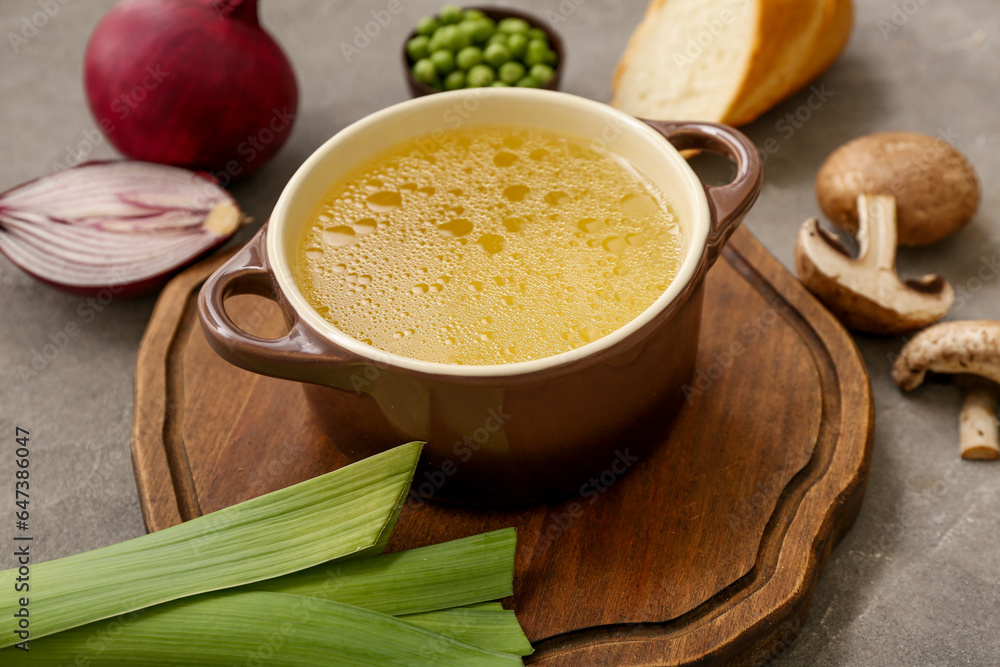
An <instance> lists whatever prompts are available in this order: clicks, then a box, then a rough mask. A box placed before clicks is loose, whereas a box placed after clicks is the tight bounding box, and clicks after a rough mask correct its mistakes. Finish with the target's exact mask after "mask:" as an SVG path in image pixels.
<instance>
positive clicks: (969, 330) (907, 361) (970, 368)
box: [892, 320, 1000, 391]
mask: <svg viewBox="0 0 1000 667" xmlns="http://www.w3.org/2000/svg"><path fill="white" fill-rule="evenodd" d="M928 372H933V373H951V374H959V373H961V374H972V375H978V376H980V377H984V378H986V379H987V380H992V381H993V382H1000V322H997V321H996V320H967V321H961V322H944V323H942V324H937V325H935V326H933V327H931V328H929V329H927V330H926V331H921V332H920V333H919V334H917V335H916V336H914V337H913V338H912V339H911V340H910V342H908V343H907V344H906V345H905V346H904V347H903V351H902V352H901V353H900V355H899V358H897V359H896V363H894V364H893V366H892V379H894V380H895V381H896V384H898V385H899V388H900V389H902V390H904V391H910V390H911V389H916V388H917V387H919V386H920V385H921V384H923V382H924V378H925V377H926V376H927V373H928Z"/></svg>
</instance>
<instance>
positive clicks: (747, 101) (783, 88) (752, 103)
mask: <svg viewBox="0 0 1000 667" xmlns="http://www.w3.org/2000/svg"><path fill="white" fill-rule="evenodd" d="M757 1H758V3H759V4H760V7H761V9H760V15H761V18H760V25H759V26H758V28H757V41H758V42H759V48H758V49H757V51H756V53H755V55H754V58H753V61H752V65H751V67H750V72H749V73H748V75H747V77H746V78H745V79H744V80H743V86H742V88H741V89H740V92H739V94H738V95H737V99H738V100H739V101H740V102H739V103H738V104H737V105H736V107H735V109H733V110H732V112H731V113H730V114H729V115H728V117H727V118H726V121H727V122H729V123H731V124H734V125H744V124H746V123H749V122H752V121H754V120H756V119H757V118H758V117H760V116H761V115H762V114H763V113H764V112H765V111H767V110H768V109H770V108H771V107H773V106H774V105H775V104H777V103H778V102H780V101H781V100H782V99H784V98H785V97H787V96H788V95H789V94H791V92H792V86H793V85H794V83H795V82H796V81H797V80H798V79H799V78H800V74H799V72H800V68H801V67H802V66H803V63H805V62H807V61H808V59H809V56H810V55H811V53H812V52H813V50H814V48H815V43H816V39H817V37H818V36H819V34H820V33H821V30H822V28H823V23H824V19H826V18H827V16H825V15H828V16H829V20H831V21H832V18H833V14H834V11H833V10H834V7H833V5H834V4H835V2H836V0H757ZM782 36H786V37H785V38H782ZM788 36H790V37H788Z"/></svg>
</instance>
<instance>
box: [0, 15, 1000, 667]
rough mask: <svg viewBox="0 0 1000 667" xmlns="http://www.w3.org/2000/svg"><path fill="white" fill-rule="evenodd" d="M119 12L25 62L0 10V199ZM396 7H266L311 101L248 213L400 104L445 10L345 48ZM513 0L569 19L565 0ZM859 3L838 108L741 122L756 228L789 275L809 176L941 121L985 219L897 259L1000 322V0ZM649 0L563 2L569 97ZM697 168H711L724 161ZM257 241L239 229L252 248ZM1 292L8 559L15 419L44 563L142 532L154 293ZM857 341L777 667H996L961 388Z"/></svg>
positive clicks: (64, 140)
mask: <svg viewBox="0 0 1000 667" xmlns="http://www.w3.org/2000/svg"><path fill="white" fill-rule="evenodd" d="M49 4H50V5H52V4H55V3H49ZM112 4H113V3H112V1H111V0H88V1H87V2H82V1H81V0H68V1H67V0H60V3H59V11H58V13H57V14H56V15H55V16H53V17H52V18H51V19H49V20H48V22H47V24H46V25H45V26H44V27H42V28H40V29H39V30H38V31H37V35H35V36H33V37H32V38H31V39H29V40H27V43H26V44H24V45H22V46H21V48H20V49H19V50H17V51H16V52H15V50H14V48H13V46H12V45H11V43H10V42H9V38H8V35H9V34H10V33H18V32H19V31H20V30H21V27H22V23H23V21H24V20H26V19H25V17H27V20H29V21H30V20H31V17H32V15H34V14H36V13H37V12H39V11H40V9H39V7H40V5H39V3H38V2H36V0H4V2H3V3H2V5H0V37H2V40H0V41H2V43H0V190H3V189H6V188H7V187H10V186H13V185H16V184H18V183H20V182H22V181H25V180H28V179H30V178H33V177H35V176H38V175H42V174H46V173H48V172H50V171H52V169H53V163H54V162H55V161H59V162H64V161H65V160H66V159H67V154H72V153H73V152H74V151H76V150H77V147H78V146H79V144H80V142H81V141H84V140H85V138H86V135H85V134H84V133H85V132H86V131H88V130H91V129H92V128H94V122H93V120H92V118H91V117H90V115H89V113H88V111H87V108H86V105H85V102H84V97H83V91H82V85H81V78H82V77H81V60H82V53H83V49H84V45H85V43H86V39H87V36H88V34H89V33H90V30H91V29H92V27H93V26H94V24H95V23H96V22H97V20H98V19H99V17H100V16H101V15H102V14H103V12H104V11H106V9H107V8H108V7H110V6H111V5H112ZM386 4H387V3H386V2H384V1H382V0H372V1H371V2H364V3H362V2H346V1H345V2H329V1H326V2H307V1H306V0H294V1H292V0H285V1H284V2H264V3H263V7H262V15H263V21H264V23H265V25H267V26H268V28H269V29H270V30H271V31H272V33H273V34H274V35H275V36H276V37H277V38H278V40H279V41H280V42H281V43H282V44H283V45H284V46H285V48H286V49H287V51H288V52H289V55H290V57H291V59H292V61H293V62H294V64H295V66H296V68H297V71H298V74H299V77H300V83H301V86H302V112H301V116H300V118H299V120H298V124H297V126H296V128H295V131H294V134H293V136H292V138H291V140H290V142H289V143H288V145H286V147H285V148H284V149H283V150H282V151H281V153H280V154H279V155H278V157H277V159H276V160H275V161H274V162H273V163H271V164H270V165H269V166H268V167H266V168H265V169H264V170H262V171H260V172H259V173H258V174H256V175H255V176H254V177H252V178H251V179H250V180H248V181H245V182H242V183H239V184H238V185H237V186H236V187H235V188H234V192H235V194H236V196H237V197H238V198H239V200H240V201H241V202H242V204H243V205H244V206H245V208H246V209H248V211H249V212H250V213H251V214H252V215H253V216H254V217H255V218H256V219H257V220H258V221H262V220H264V219H266V217H267V215H268V212H269V209H270V208H271V206H272V205H273V203H274V201H275V199H276V198H277V195H278V193H279V192H280V190H281V188H282V186H283V184H284V183H285V181H286V180H287V179H288V177H289V176H290V175H291V173H292V172H293V170H294V169H295V168H296V166H297V165H298V164H299V163H301V162H302V160H303V159H305V157H306V156H308V155H309V153H310V152H311V151H312V150H313V149H314V148H315V147H316V146H318V145H319V144H320V143H321V142H322V141H323V140H325V139H326V138H328V137H329V136H330V135H332V134H333V133H335V132H336V131H337V130H339V129H340V128H342V127H344V126H345V125H347V124H349V123H351V122H352V121H354V120H357V119H358V118H361V117H363V116H365V115H366V114H369V113H371V112H373V111H375V110H377V109H380V108H382V107H384V106H386V105H389V104H392V103H394V102H398V101H401V100H404V99H406V92H405V89H404V86H403V81H402V77H401V74H400V71H399V67H398V64H397V49H398V45H399V42H400V40H401V39H402V37H403V35H404V34H405V33H406V31H407V30H408V28H409V26H410V25H411V24H412V23H413V22H414V21H415V20H416V18H417V17H419V16H421V15H423V14H425V13H428V12H430V11H431V10H433V9H436V7H437V5H438V2H437V1H436V0H420V1H419V2H416V1H415V2H408V3H405V6H406V10H405V13H404V14H403V15H402V16H401V17H400V18H396V19H394V20H393V21H392V22H391V24H390V25H389V26H388V27H386V28H385V29H384V30H383V31H382V32H381V33H380V34H379V35H377V36H376V37H375V38H373V39H372V43H371V45H370V46H368V47H367V48H365V49H363V50H362V51H361V53H360V54H356V55H355V56H354V57H353V58H352V59H351V62H347V61H346V60H345V57H344V56H343V55H342V53H341V50H340V48H339V44H340V42H342V41H347V40H350V39H352V35H353V33H354V29H355V27H356V26H362V25H363V24H364V23H365V22H367V21H368V20H370V16H369V11H370V10H371V9H381V8H383V7H384V6H385V5H386ZM513 4H520V5H524V6H525V7H528V8H530V9H532V10H534V11H536V12H544V11H546V10H550V9H551V10H553V11H555V12H559V11H560V3H559V2H556V1H555V0H548V1H543V0H539V1H537V2H533V3H529V2H518V3H513ZM857 4H858V5H859V7H858V10H859V11H858V17H857V22H856V27H855V32H854V35H853V38H852V41H851V44H850V46H849V48H848V50H847V51H846V53H845V54H844V55H843V57H842V58H841V59H840V61H839V62H838V63H837V64H836V66H835V67H834V68H833V69H832V70H831V71H830V72H829V73H827V74H826V75H825V76H824V77H823V78H822V79H821V80H820V81H818V82H817V84H816V85H817V86H819V87H820V88H821V89H822V90H823V91H825V92H824V97H828V99H826V101H824V102H822V103H821V104H816V103H815V102H816V100H813V102H814V104H813V106H818V108H815V109H810V108H809V106H808V104H809V101H810V99H809V98H810V94H811V93H810V92H809V91H805V92H802V93H800V94H798V95H796V96H795V97H793V98H792V99H790V100H788V101H787V102H785V103H784V104H782V105H780V106H779V107H778V108H777V109H775V110H773V111H772V112H771V113H769V114H768V115H766V116H765V117H764V118H762V119H761V120H759V121H758V122H756V123H754V124H753V125H752V126H750V127H748V128H746V129H747V132H748V133H749V134H750V136H751V137H752V138H753V139H754V140H755V141H756V142H758V145H760V146H764V147H769V148H768V151H769V154H768V156H767V157H768V159H767V176H766V183H765V188H764V192H763V194H762V196H761V199H760V202H759V203H758V205H757V206H756V208H755V209H754V210H753V212H752V213H751V214H750V217H749V219H748V222H747V224H748V225H749V227H750V228H751V229H752V230H753V232H754V233H755V234H756V235H757V236H758V237H759V238H760V239H761V240H762V241H763V242H764V244H765V245H766V246H767V247H768V248H769V249H770V250H771V252H772V253H774V254H775V255H776V256H777V257H778V258H779V259H780V260H781V261H782V262H784V263H785V264H786V265H788V266H790V265H791V261H792V247H793V242H794V238H795V234H796V231H797V229H798V226H799V225H800V223H801V222H802V221H803V220H804V219H805V218H807V217H809V216H812V215H816V214H818V209H817V206H816V204H815V200H814V197H813V189H812V180H813V177H814V175H815V173H816V170H817V169H818V167H819V165H820V163H821V162H822V160H823V158H824V156H825V155H826V154H828V153H829V152H830V151H831V150H833V149H834V148H835V147H836V146H838V145H839V144H841V143H842V142H844V141H846V140H848V139H850V138H852V137H854V136H857V135H860V134H864V133H867V132H872V131H878V130H917V131H922V132H927V133H930V134H935V133H938V132H939V131H944V132H947V133H948V136H949V137H950V139H951V141H953V143H955V144H956V145H957V146H958V147H959V148H960V149H961V150H963V151H964V152H965V153H966V154H968V155H969V157H970V158H971V160H972V162H973V163H974V164H975V165H976V167H977V169H978V170H979V173H980V176H981V177H982V181H983V184H984V202H983V206H982V209H981V210H980V213H979V215H978V217H977V219H976V221H975V224H974V225H973V226H972V227H970V228H969V229H967V230H966V231H964V232H963V233H962V234H960V235H958V236H957V237H955V238H954V239H952V240H949V241H947V242H945V243H943V244H941V245H939V246H937V247H934V248H931V249H925V250H919V251H907V252H903V253H902V254H901V258H900V265H901V268H902V270H903V271H904V272H907V273H909V274H914V275H919V274H923V273H928V272H938V273H942V274H944V275H945V276H947V277H948V278H949V279H950V280H951V281H952V282H953V283H954V284H955V285H956V287H958V288H959V292H960V299H959V303H958V304H957V306H956V309H955V311H954V313H953V314H952V315H951V317H952V318H953V319H968V318H994V319H997V318H1000V299H998V297H1000V285H998V283H997V280H996V277H995V276H994V277H993V278H990V279H988V280H986V281H985V282H983V281H980V280H979V279H978V278H977V272H978V270H979V268H980V265H981V263H982V262H983V261H990V260H994V261H995V258H996V256H997V254H998V252H1000V219H998V214H997V210H998V207H1000V195H998V193H997V189H996V187H995V184H996V183H997V182H998V181H1000V132H998V131H997V122H998V120H1000V118H998V112H997V108H998V105H1000V74H998V70H997V65H996V63H997V62H998V61H1000V10H998V8H997V5H996V3H995V2H994V0H935V1H933V2H931V1H929V0H905V1H904V0H899V1H898V2H895V3H893V2H889V1H888V0H884V1H878V0H858V1H857ZM577 5H578V6H577ZM643 5H644V3H641V2H629V3H622V2H614V1H613V0H575V4H573V3H569V2H564V3H563V4H562V6H563V7H564V8H566V7H569V8H573V7H576V8H575V10H574V11H571V12H568V11H566V10H565V9H563V10H562V11H563V18H565V20H564V21H561V22H560V23H559V25H558V28H559V30H560V32H561V33H562V34H563V36H564V38H565V39H566V44H567V47H568V49H569V60H568V68H567V71H566V75H565V78H564V85H563V88H564V89H565V90H566V91H569V92H572V93H576V94H579V95H583V96H586V97H591V98H595V99H598V100H607V99H608V98H609V96H610V79H611V75H612V72H613V70H614V66H615V63H616V62H617V60H618V57H619V55H620V54H621V51H622V49H623V48H624V44H625V42H626V39H627V37H628V34H629V33H630V31H631V29H632V27H633V26H634V25H635V24H636V22H637V21H638V19H639V17H640V15H641V13H642V10H643ZM890 28H891V29H890ZM796 113H798V114H800V119H803V120H801V122H800V121H794V122H789V120H788V119H787V118H786V116H787V115H788V114H792V115H793V117H794V114H796ZM807 116H808V118H807ZM771 138H773V139H774V142H773V143H770V144H768V143H766V142H767V140H768V139H771ZM84 148H86V146H84ZM85 152H87V153H88V154H87V157H88V158H91V159H93V158H109V157H113V156H114V152H113V150H112V149H111V148H110V147H109V146H108V145H107V144H106V143H101V144H99V145H97V146H96V147H94V148H93V150H87V151H85ZM705 168H706V169H707V170H708V172H709V173H710V172H712V170H713V169H714V168H715V167H713V165H711V164H709V165H707V166H706V167H705ZM719 173H722V172H721V171H720V172H719ZM251 231H252V229H250V230H244V231H243V232H242V233H241V239H245V238H246V237H247V236H248V235H249V234H250V233H251ZM0 299H2V304H3V310H4V313H3V316H2V317H0V359H2V364H0V434H3V435H2V436H0V452H3V453H2V454H0V498H2V499H5V500H2V501H0V567H10V566H11V565H12V563H13V561H12V558H11V555H10V550H9V549H8V548H7V547H6V545H9V544H11V538H12V532H13V528H12V525H11V524H12V519H11V518H10V517H11V514H10V511H9V509H10V510H12V508H11V507H9V504H10V503H12V500H10V496H11V495H12V493H11V492H10V491H9V489H11V488H12V476H13V468H12V448H11V447H10V445H11V442H12V438H13V435H12V434H13V431H14V426H15V425H19V426H22V427H24V428H27V429H29V430H30V431H31V437H32V444H33V452H34V453H33V458H32V471H33V477H32V485H33V486H32V489H31V492H32V506H31V507H32V510H33V519H32V520H33V525H34V529H33V532H34V534H35V537H36V539H37V543H36V546H35V549H36V553H37V555H38V557H41V558H44V559H49V558H55V557H58V556H64V555H67V554H72V553H76V552H79V551H83V550H87V549H93V548H95V547H99V546H102V545H106V544H110V543H113V542H117V541H120V540H124V539H126V538H130V537H134V536H136V535H139V534H141V533H142V531H143V526H142V520H141V517H140V513H139V506H138V501H137V499H136V491H135V484H134V481H133V477H132V471H131V463H130V459H129V429H130V420H131V414H132V370H133V365H134V363H135V356H136V349H137V346H138V344H139V340H140V338H141V336H142V332H143V329H144V326H145V323H146V321H147V319H148V317H149V315H150V312H151V310H152V306H153V303H154V298H153V297H147V298H140V299H131V300H115V301H112V302H111V303H110V304H108V305H106V306H104V307H103V308H102V310H100V311H98V310H97V309H96V308H94V307H93V306H92V305H89V304H87V302H86V301H84V300H82V299H80V298H78V297H73V296H68V295H65V294H62V293H60V292H56V291H53V290H51V289H49V288H47V287H44V286H42V285H40V284H38V283H36V282H35V281H33V280H32V279H30V278H29V277H27V276H25V275H24V274H22V273H21V272H19V271H18V270H17V269H15V268H13V267H12V266H11V265H10V264H9V263H8V262H7V261H6V260H3V259H0ZM69 323H76V324H77V325H78V326H79V328H80V332H79V334H78V335H76V336H75V337H72V338H70V339H68V340H67V341H66V344H65V346H64V347H62V348H60V349H58V350H57V351H56V352H55V353H54V354H50V355H49V356H50V357H51V358H50V359H43V360H39V359H36V358H35V355H36V352H38V353H41V352H42V351H43V347H44V346H45V345H47V344H49V343H50V342H51V338H50V336H51V337H55V338H57V339H58V338H59V336H58V335H57V334H58V332H60V331H64V330H65V327H66V325H67V324H69ZM857 340H858V344H859V346H860V348H861V350H862V352H863V354H864V357H865V360H866V362H867V363H868V366H869V370H870V372H871V376H872V384H873V386H874V389H875V396H876V412H877V431H876V441H875V454H874V460H873V463H872V471H871V479H870V483H869V485H868V493H867V497H866V500H865V504H864V508H863V510H862V513H861V516H860V518H859V519H858V522H857V524H856V525H855V527H854V529H853V530H852V531H851V533H850V534H849V535H848V536H847V537H846V538H845V540H844V541H843V543H842V544H841V545H840V546H839V547H837V549H836V550H835V551H834V553H833V557H832V558H831V560H830V562H829V564H828V565H827V569H826V572H825V573H824V575H823V577H822V579H821V581H820V585H819V588H818V591H817V593H816V597H815V600H814V603H813V608H812V615H811V617H810V620H809V622H808V623H807V624H806V626H805V627H804V628H803V629H802V631H801V634H800V637H799V640H798V642H797V643H796V644H795V645H794V646H793V647H792V648H791V649H790V650H788V651H787V652H785V653H784V654H783V655H782V656H781V657H780V658H779V659H778V660H777V661H776V662H775V664H778V665H782V666H789V667H791V666H793V665H822V666H827V665H857V666H865V667H868V666H881V665H900V664H907V665H918V664H919V665H992V664H998V663H1000V658H998V655H997V649H998V648H1000V613H997V612H998V609H1000V558H998V547H1000V466H998V464H989V463H968V462H963V461H961V460H960V459H959V458H958V453H957V443H956V439H957V429H956V418H957V411H958V407H959V401H960V397H959V393H958V390H957V389H955V388H954V387H953V386H951V385H948V384H940V385H933V386H929V387H926V388H924V389H921V390H919V391H917V392H915V393H914V394H913V395H912V396H906V397H904V396H902V395H901V394H900V393H899V392H898V391H897V390H896V388H895V386H894V385H893V384H892V382H891V380H890V378H889V377H888V368H889V361H888V355H889V354H891V353H892V352H894V351H896V350H898V349H899V347H900V346H901V344H902V340H901V339H888V340H878V339H873V338H866V337H859V338H858V339H857ZM48 352H50V353H51V352H53V349H52V348H50V349H49V350H48ZM33 362H34V363H35V364H36V366H37V369H36V368H33V366H32V364H33ZM31 371H35V372H34V373H32V372H31ZM26 375H30V377H25V376H26ZM4 503H6V504H8V507H4V506H3V504H4ZM7 594H9V592H8V591H3V592H2V593H0V595H7Z"/></svg>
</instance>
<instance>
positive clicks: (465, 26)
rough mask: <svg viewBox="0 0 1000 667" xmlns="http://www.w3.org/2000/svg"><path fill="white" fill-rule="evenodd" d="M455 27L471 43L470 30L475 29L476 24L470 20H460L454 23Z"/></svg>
mask: <svg viewBox="0 0 1000 667" xmlns="http://www.w3.org/2000/svg"><path fill="white" fill-rule="evenodd" d="M455 27H456V28H458V31H459V32H461V33H462V34H463V35H465V37H466V38H467V39H468V40H469V44H472V41H473V40H472V31H473V30H475V28H476V25H475V23H473V22H472V21H462V22H461V23H456V24H455Z"/></svg>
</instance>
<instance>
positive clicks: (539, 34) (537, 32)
mask: <svg viewBox="0 0 1000 667" xmlns="http://www.w3.org/2000/svg"><path fill="white" fill-rule="evenodd" d="M528 39H540V40H542V41H543V42H548V41H549V35H548V33H546V32H545V31H544V30H542V29H541V28H529V29H528Z"/></svg>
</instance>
